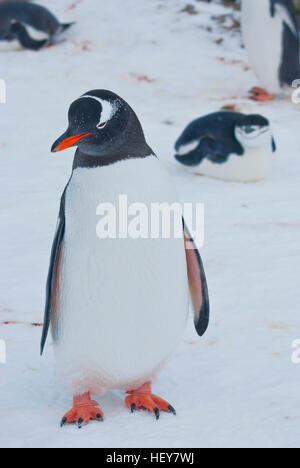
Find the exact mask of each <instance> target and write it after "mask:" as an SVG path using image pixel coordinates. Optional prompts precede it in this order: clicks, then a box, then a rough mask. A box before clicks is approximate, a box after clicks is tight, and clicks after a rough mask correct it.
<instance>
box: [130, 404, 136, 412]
mask: <svg viewBox="0 0 300 468" xmlns="http://www.w3.org/2000/svg"><path fill="white" fill-rule="evenodd" d="M135 410H136V406H135V403H132V405H131V412H132V413H134V412H135Z"/></svg>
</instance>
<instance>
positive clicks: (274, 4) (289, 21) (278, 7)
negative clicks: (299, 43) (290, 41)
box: [271, 0, 299, 40]
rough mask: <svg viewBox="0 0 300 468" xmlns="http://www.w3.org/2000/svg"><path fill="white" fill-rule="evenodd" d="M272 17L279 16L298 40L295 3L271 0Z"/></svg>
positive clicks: (284, 0)
mask: <svg viewBox="0 0 300 468" xmlns="http://www.w3.org/2000/svg"><path fill="white" fill-rule="evenodd" d="M271 15H272V16H276V15H279V16H280V17H281V19H282V21H283V22H284V23H285V24H286V25H287V27H288V28H289V30H290V31H291V32H292V33H293V34H294V36H295V37H296V38H297V40H298V34H299V33H298V23H297V17H296V10H295V7H294V5H293V2H286V0H271Z"/></svg>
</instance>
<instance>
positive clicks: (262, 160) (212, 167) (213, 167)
mask: <svg viewBox="0 0 300 468" xmlns="http://www.w3.org/2000/svg"><path fill="white" fill-rule="evenodd" d="M270 148H271V145H270ZM271 159H272V151H271V149H269V148H268V149H267V148H266V147H259V148H247V149H246V150H245V153H244V155H243V156H238V155H236V154H231V155H230V156H229V158H228V160H227V161H226V162H225V163H222V164H216V163H212V162H211V161H209V160H208V159H204V160H203V161H202V162H201V164H199V166H197V167H196V168H194V172H196V173H197V174H201V175H206V176H209V177H213V178H216V179H222V180H226V181H231V182H257V181H259V180H262V179H264V178H265V177H266V176H267V175H268V173H269V171H270V166H271Z"/></svg>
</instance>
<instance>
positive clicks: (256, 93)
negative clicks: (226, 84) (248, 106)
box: [250, 87, 275, 102]
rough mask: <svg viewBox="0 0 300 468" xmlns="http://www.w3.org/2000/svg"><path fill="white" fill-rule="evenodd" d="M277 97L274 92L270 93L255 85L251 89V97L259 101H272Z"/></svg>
mask: <svg viewBox="0 0 300 468" xmlns="http://www.w3.org/2000/svg"><path fill="white" fill-rule="evenodd" d="M274 98H275V95H274V94H270V93H268V91H266V90H265V89H263V88H259V87H255V88H253V89H251V91H250V99H252V100H254V101H259V102H266V101H272V100H273V99H274Z"/></svg>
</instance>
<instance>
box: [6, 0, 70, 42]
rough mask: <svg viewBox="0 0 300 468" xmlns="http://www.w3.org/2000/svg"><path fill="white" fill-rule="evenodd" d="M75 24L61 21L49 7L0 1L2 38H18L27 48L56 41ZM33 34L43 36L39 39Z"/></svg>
mask: <svg viewBox="0 0 300 468" xmlns="http://www.w3.org/2000/svg"><path fill="white" fill-rule="evenodd" d="M73 24H74V23H67V24H61V23H59V21H58V20H57V18H56V17H55V16H54V15H53V14H52V13H51V12H50V11H49V10H48V9H47V8H45V7H43V6H40V5H37V4H35V3H21V2H8V1H6V2H3V3H0V40H2V41H13V40H18V41H19V43H20V44H21V45H22V46H23V47H24V48H26V49H32V50H38V49H41V48H42V47H44V46H46V45H51V44H53V43H55V41H56V40H57V38H58V37H59V35H60V34H61V33H62V32H64V31H65V30H66V29H68V28H69V27H70V26H72V25H73ZM33 34H37V35H38V36H41V35H42V36H43V37H42V38H41V37H39V38H38V39H37V38H35V37H32V35H33Z"/></svg>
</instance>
